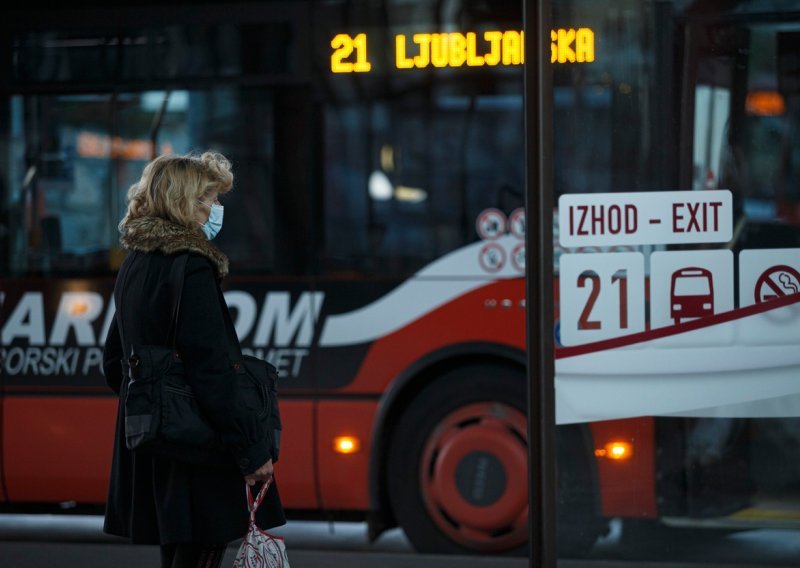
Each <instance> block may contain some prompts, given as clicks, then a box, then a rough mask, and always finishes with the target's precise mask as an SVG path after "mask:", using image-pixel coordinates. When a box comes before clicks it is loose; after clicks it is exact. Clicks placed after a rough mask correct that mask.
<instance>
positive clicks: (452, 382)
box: [388, 365, 528, 554]
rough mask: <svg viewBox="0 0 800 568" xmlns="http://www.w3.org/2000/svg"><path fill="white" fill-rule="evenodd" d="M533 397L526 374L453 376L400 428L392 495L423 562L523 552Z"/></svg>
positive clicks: (425, 394)
mask: <svg viewBox="0 0 800 568" xmlns="http://www.w3.org/2000/svg"><path fill="white" fill-rule="evenodd" d="M524 392H525V382H524V374H523V373H522V372H521V371H518V370H514V369H513V368H509V367H501V366H494V365H475V366H471V367H469V368H461V369H454V370H452V371H450V372H448V373H446V374H445V375H443V376H442V377H440V378H439V379H438V380H436V381H434V382H433V383H431V384H429V385H428V386H426V387H425V388H424V389H423V390H422V391H421V392H420V394H419V395H418V397H417V398H416V399H415V400H414V402H413V403H412V405H411V406H410V407H409V408H408V410H407V411H406V412H405V414H403V416H402V417H401V418H400V420H399V422H398V423H397V425H396V428H395V430H394V434H393V436H392V439H391V447H390V449H389V456H388V486H389V494H390V499H391V503H392V507H393V508H394V513H395V516H396V518H397V520H398V522H399V523H400V525H401V526H402V527H403V529H404V530H405V532H406V535H407V536H408V538H409V539H410V540H411V542H412V544H413V545H414V547H415V548H416V549H417V550H419V551H420V552H434V553H456V554H465V553H467V554H469V553H514V552H524V550H525V548H526V543H527V537H528V528H527V522H528V468H527V459H528V449H527V442H526V439H527V425H526V419H525V412H524V408H525V406H524V405H525V396H524Z"/></svg>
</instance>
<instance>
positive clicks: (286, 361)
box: [242, 347, 308, 377]
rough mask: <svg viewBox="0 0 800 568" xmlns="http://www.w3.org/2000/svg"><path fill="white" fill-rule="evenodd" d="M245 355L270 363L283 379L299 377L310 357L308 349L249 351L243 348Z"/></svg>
mask: <svg viewBox="0 0 800 568" xmlns="http://www.w3.org/2000/svg"><path fill="white" fill-rule="evenodd" d="M242 353H243V354H244V355H253V356H255V357H258V358H259V359H264V360H266V361H269V362H270V363H272V364H273V365H275V367H277V369H278V374H279V375H280V376H281V377H286V376H287V375H288V376H290V377H297V376H299V375H300V368H301V367H302V366H303V359H305V358H306V357H307V356H308V349H269V350H264V349H248V348H246V347H243V348H242Z"/></svg>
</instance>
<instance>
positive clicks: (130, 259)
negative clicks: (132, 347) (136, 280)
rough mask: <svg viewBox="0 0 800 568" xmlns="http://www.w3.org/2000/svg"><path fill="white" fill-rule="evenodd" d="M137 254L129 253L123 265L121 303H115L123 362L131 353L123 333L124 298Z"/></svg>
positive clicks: (120, 288)
mask: <svg viewBox="0 0 800 568" xmlns="http://www.w3.org/2000/svg"><path fill="white" fill-rule="evenodd" d="M136 254H137V252H136V251H135V250H133V251H131V252H130V253H129V256H128V257H127V258H126V259H125V260H126V262H125V263H124V264H123V265H122V266H123V269H124V270H125V274H123V275H122V282H121V283H120V286H119V300H120V301H119V302H117V301H116V298H115V299H114V301H115V302H116V305H117V330H118V331H119V340H120V342H121V343H122V353H123V358H124V359H123V360H126V359H128V357H129V356H130V353H128V354H126V353H125V345H126V344H125V333H124V332H123V330H122V328H123V327H124V326H123V325H122V301H121V300H122V298H123V296H124V295H125V284H126V283H127V282H128V275H129V274H130V273H131V264H133V259H134V258H135V257H136Z"/></svg>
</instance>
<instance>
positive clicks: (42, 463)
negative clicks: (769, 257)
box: [0, 0, 800, 555]
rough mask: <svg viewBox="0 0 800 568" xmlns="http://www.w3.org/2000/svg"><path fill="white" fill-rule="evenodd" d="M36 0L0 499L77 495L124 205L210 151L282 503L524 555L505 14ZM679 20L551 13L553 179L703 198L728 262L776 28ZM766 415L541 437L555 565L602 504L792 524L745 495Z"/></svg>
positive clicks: (521, 220)
mask: <svg viewBox="0 0 800 568" xmlns="http://www.w3.org/2000/svg"><path fill="white" fill-rule="evenodd" d="M39 4H40V3H39V2H36V1H32V2H26V3H25V5H24V6H18V7H15V8H14V9H13V10H12V11H10V12H9V16H8V17H7V18H5V19H4V22H3V23H1V24H0V30H2V32H0V45H1V46H2V47H0V54H2V61H3V65H2V70H1V71H0V97H1V98H2V108H3V110H2V112H0V140H2V143H0V148H2V151H0V172H2V175H0V207H1V208H2V209H1V210H0V272H1V273H2V275H3V277H2V283H0V333H2V346H1V347H0V348H1V349H2V351H0V357H1V358H2V361H1V364H0V367H1V368H2V374H0V440H1V445H0V505H2V507H3V508H5V509H7V510H27V509H29V508H34V509H36V510H39V509H40V508H41V507H49V506H53V507H58V506H61V507H62V508H67V509H69V508H72V507H79V508H80V507H84V506H92V505H94V506H102V504H103V503H104V501H105V498H106V491H107V480H108V474H109V468H110V458H111V447H112V436H113V431H114V429H113V424H114V418H115V413H116V411H117V400H116V398H115V397H114V396H113V393H112V392H111V391H110V390H109V389H108V388H107V387H106V386H105V382H104V378H103V376H102V373H101V360H102V345H103V342H104V339H105V336H106V334H107V331H108V327H109V325H110V322H111V321H112V317H113V314H114V310H115V307H114V304H113V299H112V294H111V292H112V288H113V284H114V276H115V273H116V270H117V269H118V267H119V266H120V264H121V262H122V259H123V258H124V255H125V251H124V250H123V249H121V248H120V245H119V242H118V236H119V235H118V231H117V224H118V222H119V220H120V219H121V218H122V216H123V214H124V211H125V207H126V202H125V195H126V191H127V188H128V187H129V186H130V185H131V184H132V183H134V182H135V181H136V180H137V179H138V177H139V175H140V173H141V170H142V168H143V167H144V165H145V164H146V163H147V162H148V161H149V160H151V159H152V158H153V157H155V156H157V155H159V154H162V153H185V152H190V151H197V150H204V149H214V150H217V151H220V152H222V153H223V154H224V155H226V156H227V157H229V158H230V159H231V160H232V162H233V165H234V172H235V184H234V190H233V191H232V192H231V193H230V194H228V195H226V196H224V197H223V204H224V206H225V208H226V215H225V227H224V229H223V230H222V231H221V233H220V235H219V237H218V238H217V240H216V241H215V243H216V244H218V246H219V247H220V249H221V250H222V251H224V252H225V253H226V254H227V255H228V256H229V258H230V263H231V275H230V276H229V277H227V278H226V279H225V282H224V285H223V287H224V293H225V299H226V302H227V303H228V306H229V308H230V310H231V312H232V314H233V319H234V322H235V327H236V331H237V334H238V335H239V337H240V339H241V342H242V346H243V348H244V350H245V352H247V353H250V354H254V355H257V356H259V357H263V358H265V359H267V360H269V361H271V362H272V363H273V364H274V365H276V366H277V367H278V369H279V371H280V387H279V391H280V408H281V415H282V419H283V427H284V433H283V442H282V450H281V458H280V461H279V462H278V464H277V466H276V479H277V483H278V485H279V487H280V491H281V496H282V499H283V503H284V505H285V507H286V508H287V510H288V511H289V516H290V517H291V518H296V519H300V518H321V519H359V520H364V521H366V522H367V526H368V531H369V537H370V539H376V538H378V537H379V536H380V535H381V534H382V533H383V532H384V531H386V530H387V529H389V528H392V527H395V526H400V527H402V528H403V530H404V531H405V533H406V534H407V536H408V538H409V540H410V541H411V543H412V544H413V546H414V547H415V548H416V549H417V550H420V551H424V552H436V553H459V554H478V553H494V554H520V553H524V552H525V550H526V548H527V536H528V527H527V519H528V496H527V485H528V471H527V453H528V443H527V433H526V432H527V427H526V423H527V419H528V417H527V415H526V412H527V411H526V403H525V401H526V400H527V399H526V388H527V387H526V382H527V379H526V377H527V375H526V370H525V364H526V352H525V349H526V347H525V345H526V343H525V308H526V298H525V279H524V276H525V249H524V242H525V241H524V237H525V209H524V155H523V147H524V131H523V114H522V113H523V98H522V91H523V88H522V87H523V84H522V69H523V67H522V66H523V65H524V63H525V53H524V49H523V46H524V33H523V30H522V18H521V3H520V2H517V1H500V0H498V1H494V2H490V3H489V2H479V1H473V0H453V1H450V2H427V1H423V0H385V1H382V2H368V1H366V0H325V1H296V2H288V1H286V2H277V1H275V2H273V1H266V0H265V1H252V2H241V3H224V4H223V3H215V2H203V3H189V2H183V1H180V0H175V1H174V2H171V3H170V4H169V5H162V4H158V5H156V4H155V3H152V2H149V1H147V0H140V1H138V2H133V1H132V2H119V3H115V4H114V6H110V5H104V4H99V3H94V2H78V3H73V4H72V5H71V6H70V7H69V9H67V8H63V9H62V8H57V9H52V8H48V9H47V10H43V9H41V6H40V5H39ZM700 4H702V3H699V2H698V3H693V2H689V3H685V2H674V3H673V2H642V3H639V2H627V1H620V2H616V3H615V7H614V8H613V9H607V7H606V6H605V5H602V6H601V5H599V4H598V3H595V2H592V1H590V0H565V1H563V2H557V3H555V6H554V13H553V15H554V17H553V30H552V33H551V45H550V48H551V55H552V57H551V60H552V65H553V78H554V88H553V99H552V108H553V117H554V122H555V125H556V131H555V137H554V141H553V145H554V146H553V155H554V160H555V162H554V168H555V187H556V191H557V193H558V194H559V195H561V194H567V193H581V192H612V191H621V190H635V189H647V190H652V189H686V190H690V189H702V188H708V189H716V188H727V189H731V191H732V192H733V194H734V204H735V208H736V211H737V224H736V231H737V232H736V239H735V242H734V243H733V244H732V246H733V247H734V249H736V248H737V247H739V248H742V247H747V248H758V247H760V248H769V247H776V246H798V244H799V243H800V237H799V236H798V235H800V231H798V227H799V226H800V216H798V215H797V211H798V210H799V209H798V204H800V194H798V192H797V188H798V187H799V186H798V185H797V183H795V182H796V181H797V179H798V171H800V170H798V164H800V158H798V156H800V146H798V140H799V139H800V138H798V137H796V136H791V132H792V128H793V126H792V125H796V124H797V118H798V116H797V114H798V111H800V107H799V106H798V102H800V101H798V92H800V90H798V89H797V67H796V63H792V60H791V58H790V57H789V56H788V55H787V54H789V53H791V50H792V49H793V48H794V47H796V45H797V37H798V35H797V34H798V31H797V30H800V15H798V13H796V12H792V11H790V10H783V11H777V12H776V11H775V9H774V6H773V7H770V6H772V4H771V3H768V2H756V1H749V2H740V3H736V8H735V9H733V8H731V9H729V10H727V11H724V10H723V11H719V10H722V9H721V8H719V7H718V6H717V7H716V8H715V10H717V11H715V12H705V11H704V9H703V8H702V6H700ZM156 7H157V9H156ZM770 10H772V11H770ZM743 46H744V47H747V48H748V49H743ZM729 55H730V56H729ZM731 58H738V59H736V64H735V65H734V64H733V63H732V59H731ZM775 58H778V59H779V60H780V61H783V63H782V67H781V68H780V71H779V70H778V69H777V68H775V67H770V66H769V65H768V64H767V63H765V62H768V61H771V60H772V59H775ZM792 65H795V66H794V67H792ZM747 70H750V72H751V75H752V77H751V76H750V75H748V74H747ZM677 77H681V78H682V80H681V81H678V80H677V79H676V78H677ZM754 77H758V80H759V81H761V80H764V81H766V83H765V84H764V85H762V86H759V87H758V89H759V92H764V93H767V95H765V96H773V98H774V97H775V96H777V97H778V99H777V100H779V101H782V104H783V105H784V108H783V112H778V113H775V111H774V107H771V106H769V105H770V104H772V105H774V104H776V103H774V101H773V102H772V103H769V102H767V103H761V106H759V103H758V102H757V100H756V99H751V98H750V94H751V93H753V92H755V90H756V87H754V86H753V81H755V80H756V79H755V78H754ZM779 80H780V81H779ZM779 82H780V84H778V83H779ZM764 100H773V99H764ZM747 101H750V102H749V103H748V102H747ZM711 102H713V103H714V105H715V106H714V109H713V112H711V113H706V112H705V110H704V109H706V108H708V105H710V104H711ZM746 103H747V104H746ZM703 105H705V106H703ZM748 105H750V106H748ZM771 108H772V109H773V110H772V111H770V110H769V109H771ZM748 109H751V110H748ZM756 139H758V140H761V139H763V140H765V141H766V142H768V144H764V145H762V144H756V143H754V142H752V141H753V140H756ZM587 141H591V142H587ZM654 148H656V150H654ZM745 165H747V166H748V167H745ZM767 171H769V172H771V174H770V175H768V176H767V175H764V172H767ZM709 172H710V175H709ZM698 184H699V185H700V186H701V187H698V188H695V185H698ZM556 241H557V235H556ZM559 252H576V251H557V253H559ZM556 258H558V254H556ZM591 284H592V283H591V282H587V287H586V289H587V291H588V290H589V289H590V288H592V286H591ZM556 290H558V286H556ZM556 301H558V298H556ZM556 303H557V302H556ZM555 309H556V310H558V309H559V307H558V305H556V306H555ZM556 315H558V311H557V312H556ZM554 334H555V337H556V340H557V342H558V340H559V325H558V324H557V325H556V328H555V329H554ZM569 349H574V348H568V347H562V346H561V345H560V343H558V348H557V350H556V356H557V357H561V358H564V357H566V356H568V355H569V353H570V352H569ZM531 418H535V417H531ZM797 423H798V422H797V419H796V418H793V417H783V418H775V417H772V418H764V419H761V418H752V417H748V418H735V419H727V418H725V419H715V418H697V417H692V416H679V415H676V416H670V417H665V416H653V415H644V416H641V415H633V416H629V417H625V418H619V419H616V418H615V419H603V420H592V421H589V420H585V421H573V422H571V423H569V424H567V423H564V424H562V425H559V426H558V428H557V457H558V464H557V469H558V528H559V531H558V532H559V548H560V551H561V553H562V554H565V555H580V554H585V553H587V552H588V551H589V550H590V549H591V547H592V546H593V544H594V543H595V542H596V540H597V539H598V537H600V536H601V535H604V534H606V533H607V531H608V530H609V520H610V519H614V518H622V519H626V523H627V524H626V526H631V527H642V526H645V525H647V524H648V523H656V522H659V523H667V524H673V525H675V524H679V525H682V526H701V525H702V526H706V525H714V526H723V527H728V526H734V525H735V526H737V527H751V526H763V524H764V519H769V520H770V522H771V523H773V524H775V523H776V522H779V524H781V523H782V524H781V526H792V527H796V526H798V517H800V516H798V515H794V516H792V515H791V514H790V512H787V511H786V510H785V509H786V508H784V513H783V514H782V516H779V517H776V516H775V515H770V514H769V512H770V509H768V506H767V505H763V503H768V502H771V501H770V499H771V500H772V501H774V500H775V499H776V498H783V497H784V496H785V495H788V494H790V492H791V490H792V488H793V487H794V486H793V485H792V484H793V481H792V480H793V479H794V480H796V479H798V475H797V474H800V471H798V468H800V465H798V464H800V459H796V458H797V452H798V450H797V448H798V437H797V436H798V434H797V432H798V430H797V428H796V425H797ZM708 440H712V443H708V444H706V445H704V443H705V442H706V441H708ZM54 464H57V467H53V466H54ZM37 507H38V508H39V509H37ZM759 507H760V508H759ZM765 507H766V508H765ZM743 511H744V512H745V514H742V512H743ZM764 511H766V513H765V514H761V515H760V514H759V512H762V513H763V512H764ZM737 514H738V515H739V516H738V517H735V518H732V515H737ZM776 518H777V519H778V521H776ZM737 523H738V524H737ZM628 534H634V532H630V533H628Z"/></svg>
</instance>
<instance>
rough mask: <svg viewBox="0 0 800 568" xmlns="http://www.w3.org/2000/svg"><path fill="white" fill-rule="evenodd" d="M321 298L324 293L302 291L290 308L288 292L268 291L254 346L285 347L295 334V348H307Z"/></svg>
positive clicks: (320, 304) (312, 333)
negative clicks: (291, 308)
mask: <svg viewBox="0 0 800 568" xmlns="http://www.w3.org/2000/svg"><path fill="white" fill-rule="evenodd" d="M324 299H325V293H324V292H303V293H302V294H300V297H299V298H298V300H297V303H296V304H295V306H294V309H293V310H291V311H290V310H289V300H290V295H289V292H269V293H268V294H267V295H266V297H265V299H264V305H263V306H262V308H261V318H260V319H259V321H258V327H257V328H256V334H255V336H254V337H253V345H254V346H255V347H266V346H267V345H274V346H275V347H288V346H289V344H290V343H291V340H292V338H293V337H295V335H296V336H297V338H296V340H295V344H296V345H297V346H298V347H308V346H309V345H311V340H312V339H313V337H314V326H315V325H316V322H317V318H318V317H319V312H320V309H321V308H322V302H323V300H324ZM248 331H249V330H248ZM237 332H238V330H237ZM240 337H244V335H242V336H240ZM271 339H272V341H271Z"/></svg>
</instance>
